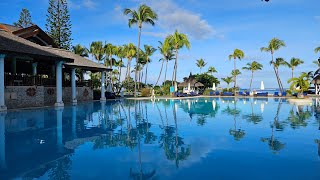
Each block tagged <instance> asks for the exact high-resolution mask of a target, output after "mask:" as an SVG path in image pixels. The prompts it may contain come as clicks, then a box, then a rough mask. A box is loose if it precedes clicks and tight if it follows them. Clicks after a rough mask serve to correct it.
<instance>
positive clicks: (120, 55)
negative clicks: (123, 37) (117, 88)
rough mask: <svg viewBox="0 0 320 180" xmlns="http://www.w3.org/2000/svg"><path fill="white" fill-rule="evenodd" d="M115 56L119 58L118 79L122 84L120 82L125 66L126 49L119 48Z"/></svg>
mask: <svg viewBox="0 0 320 180" xmlns="http://www.w3.org/2000/svg"><path fill="white" fill-rule="evenodd" d="M115 55H116V56H117V57H118V58H119V60H118V61H117V63H116V66H117V67H118V71H119V77H118V82H121V81H120V77H121V69H122V68H123V67H125V66H124V62H123V58H125V57H126V56H125V51H124V47H123V46H118V47H117V48H116V52H115Z"/></svg>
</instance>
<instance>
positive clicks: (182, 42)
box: [167, 30, 190, 86]
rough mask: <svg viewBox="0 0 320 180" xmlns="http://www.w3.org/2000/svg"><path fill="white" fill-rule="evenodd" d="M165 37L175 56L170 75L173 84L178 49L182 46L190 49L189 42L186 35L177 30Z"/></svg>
mask: <svg viewBox="0 0 320 180" xmlns="http://www.w3.org/2000/svg"><path fill="white" fill-rule="evenodd" d="M167 38H168V40H169V42H170V44H172V46H173V49H174V50H175V56H176V59H175V63H174V70H173V76H172V86H173V81H174V83H175V84H176V83H177V70H178V54H179V49H181V48H183V47H184V46H185V47H186V48H187V49H190V42H189V40H188V37H187V35H185V34H182V33H179V32H178V30H176V31H175V32H174V34H172V35H169V36H168V37H167Z"/></svg>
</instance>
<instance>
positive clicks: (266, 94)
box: [256, 92, 268, 97]
mask: <svg viewBox="0 0 320 180" xmlns="http://www.w3.org/2000/svg"><path fill="white" fill-rule="evenodd" d="M256 96H259V97H261V96H262V97H263V96H268V93H267V92H260V93H257V94H256Z"/></svg>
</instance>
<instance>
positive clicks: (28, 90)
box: [5, 86, 93, 109]
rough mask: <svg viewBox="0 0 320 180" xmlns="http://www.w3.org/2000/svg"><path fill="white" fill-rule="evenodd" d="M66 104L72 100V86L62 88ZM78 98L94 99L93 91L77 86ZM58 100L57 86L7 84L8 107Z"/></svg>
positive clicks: (32, 105) (20, 106)
mask: <svg viewBox="0 0 320 180" xmlns="http://www.w3.org/2000/svg"><path fill="white" fill-rule="evenodd" d="M62 95H63V97H62V99H63V102H64V103H65V104H68V103H70V102H71V87H64V88H63V89H62ZM77 100H78V102H81V101H90V100H93V91H92V89H90V88H88V87H77ZM55 102H56V88H55V87H43V86H6V87H5V103H6V106H7V108H8V109H14V108H27V107H41V106H53V105H54V103H55Z"/></svg>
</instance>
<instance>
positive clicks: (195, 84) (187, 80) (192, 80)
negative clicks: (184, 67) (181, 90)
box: [178, 73, 204, 87]
mask: <svg viewBox="0 0 320 180" xmlns="http://www.w3.org/2000/svg"><path fill="white" fill-rule="evenodd" d="M189 83H190V87H203V86H204V85H203V84H202V83H201V82H198V81H197V80H196V79H195V78H194V76H192V74H191V73H190V75H189V77H188V78H184V82H182V83H180V84H179V85H178V87H188V84H189Z"/></svg>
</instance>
